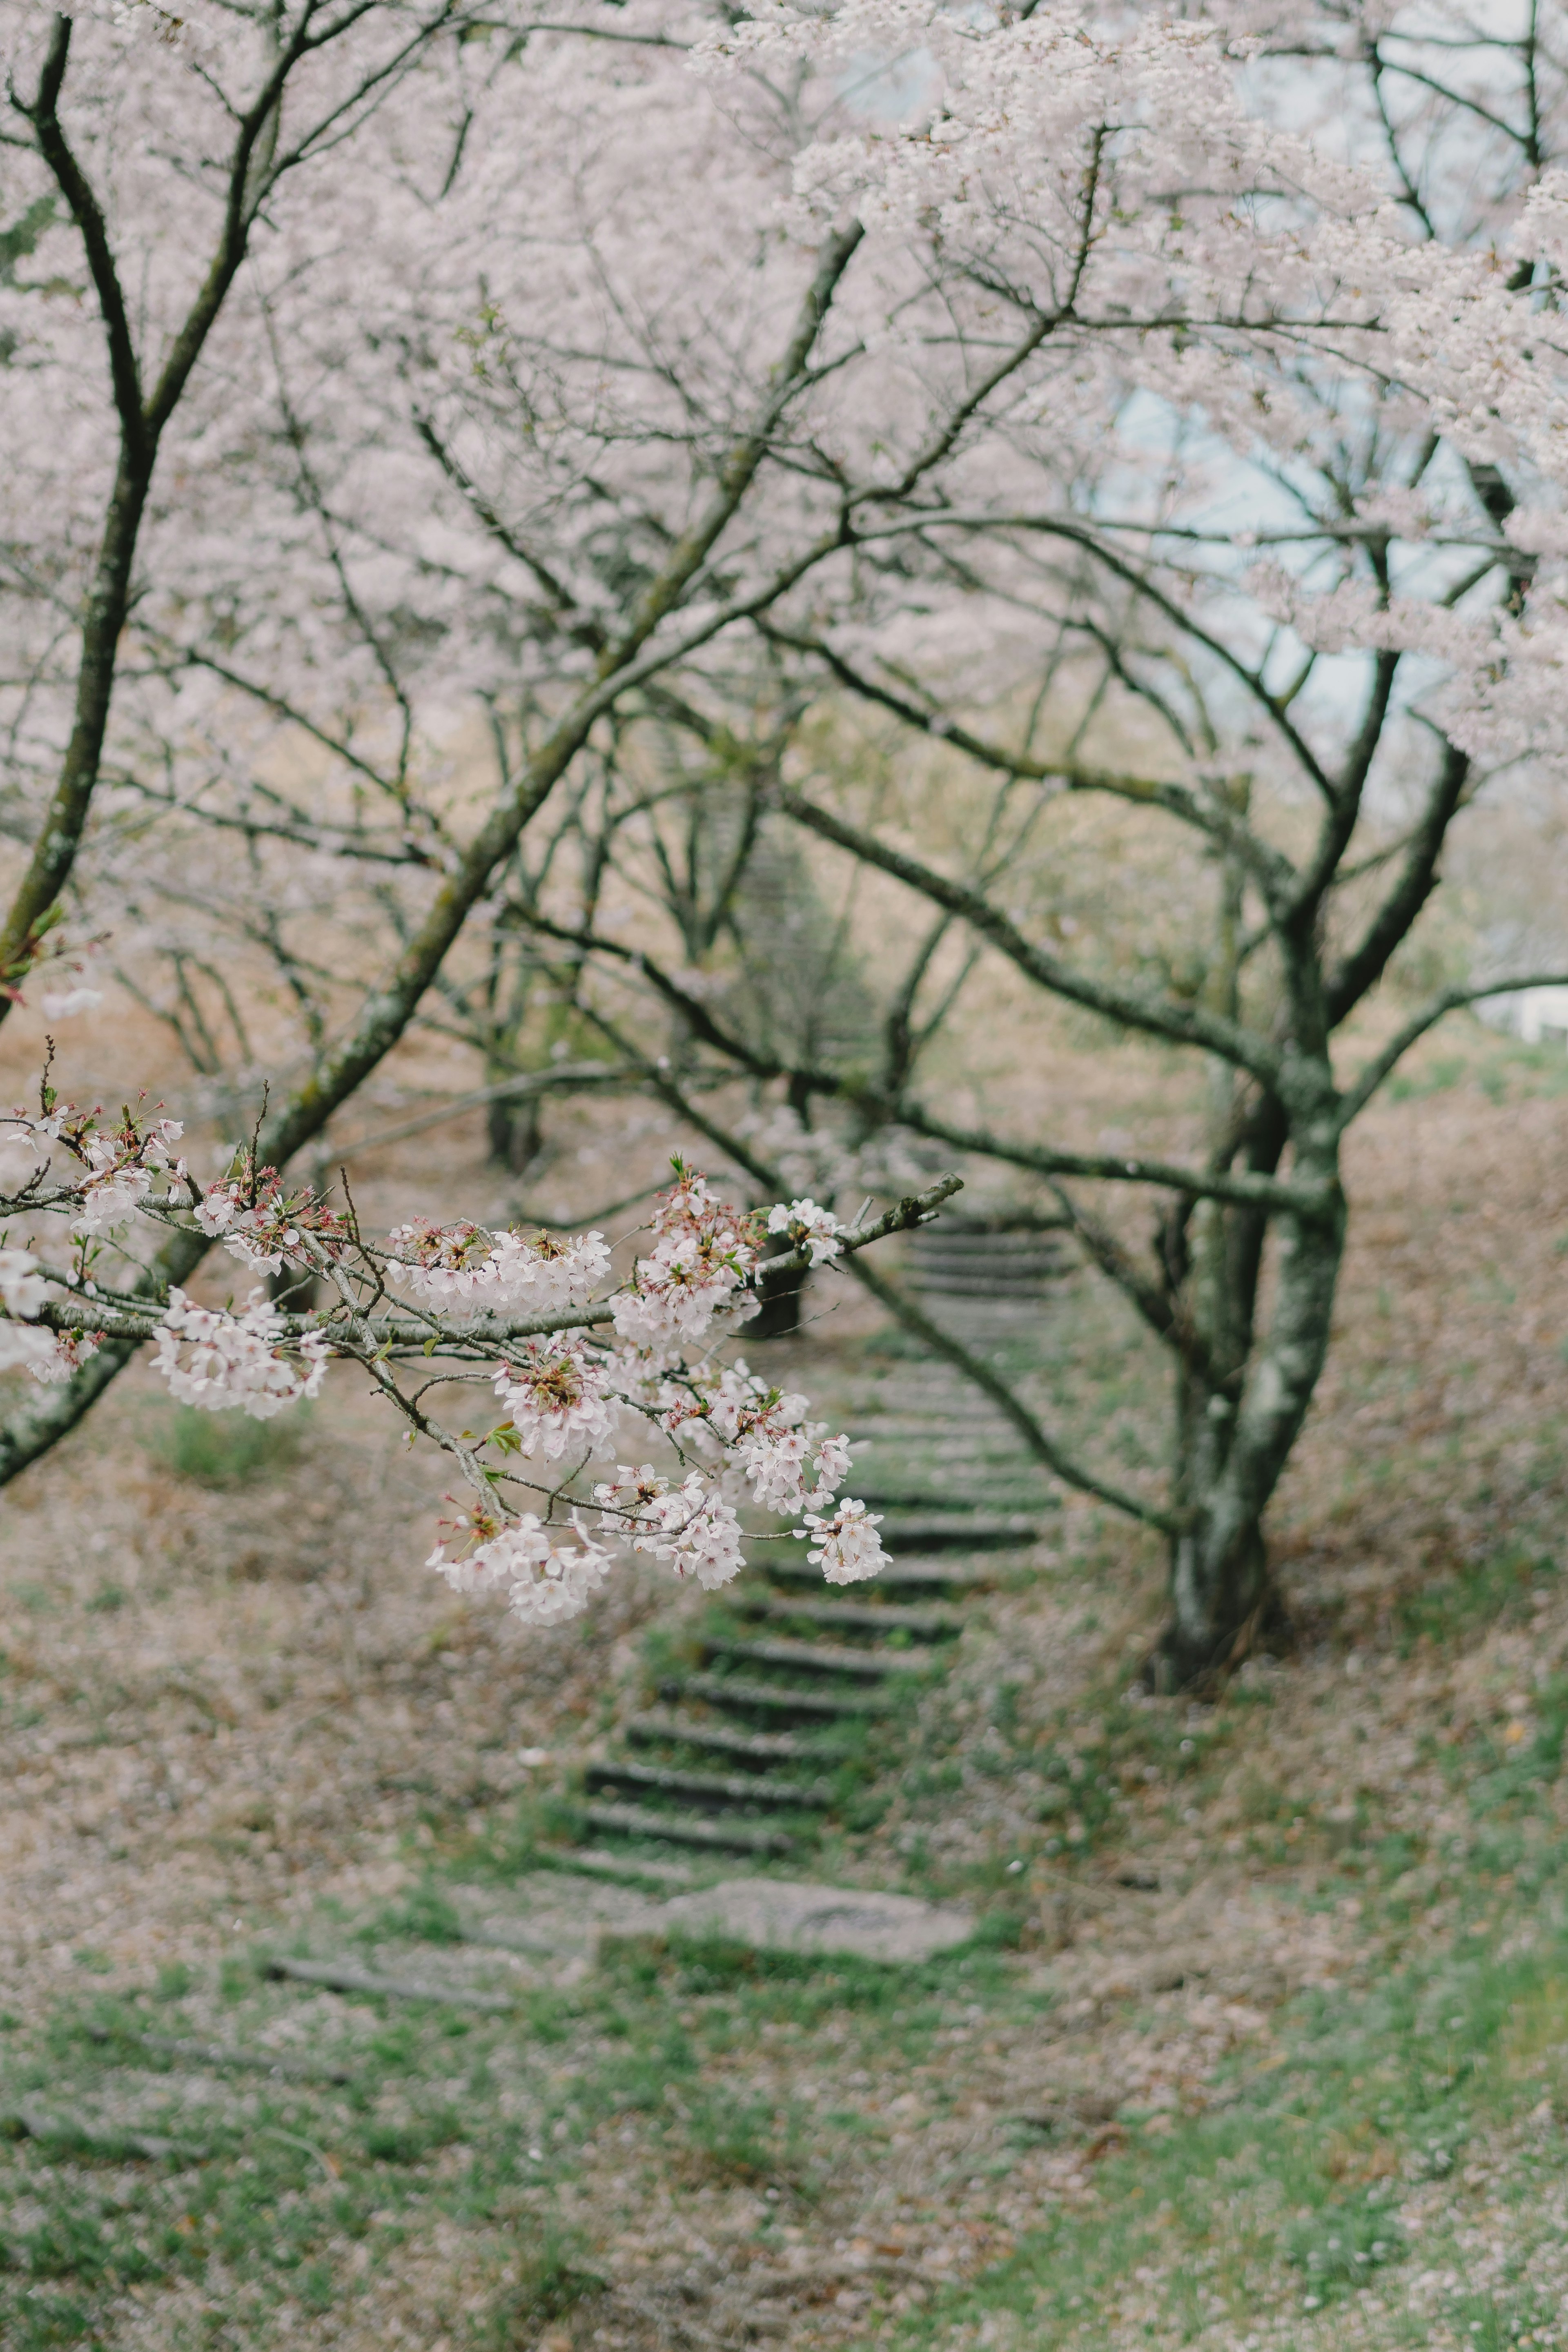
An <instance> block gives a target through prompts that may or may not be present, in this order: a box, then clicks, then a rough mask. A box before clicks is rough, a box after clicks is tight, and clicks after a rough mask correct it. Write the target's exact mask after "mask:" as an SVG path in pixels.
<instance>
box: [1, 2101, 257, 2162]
mask: <svg viewBox="0 0 1568 2352" xmlns="http://www.w3.org/2000/svg"><path fill="white" fill-rule="evenodd" d="M0 2134H4V2135H5V2137H6V2138H8V2139H37V2140H46V2139H54V2140H62V2141H64V2142H65V2143H66V2144H67V2145H68V2146H69V2147H76V2148H79V2149H81V2150H82V2151H83V2152H84V2153H85V2154H87V2155H90V2156H106V2157H110V2158H113V2157H121V2158H124V2157H127V2156H140V2157H145V2158H147V2160H148V2161H149V2162H150V2163H153V2164H160V2163H162V2162H163V2160H164V2158H171V2157H173V2158H183V2159H184V2161H185V2162H187V2163H190V2164H201V2163H203V2162H205V2159H206V2158H208V2157H209V2156H210V2155H211V2154H212V2150H211V2149H210V2148H208V2147H198V2146H197V2144H196V2143H195V2141H193V2140H186V2139H165V2138H164V2137H163V2135H162V2134H161V2133H159V2132H138V2131H100V2130H95V2129H93V2128H92V2127H91V2126H89V2125H87V2124H83V2123H79V2122H78V2121H77V2120H76V2118H75V2116H47V2115H45V2114H44V2113H43V2111H42V2110H41V2109H40V2108H38V2107H12V2108H10V2109H8V2110H7V2111H6V2112H5V2113H4V2114H0Z"/></svg>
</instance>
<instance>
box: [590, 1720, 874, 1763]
mask: <svg viewBox="0 0 1568 2352" xmlns="http://www.w3.org/2000/svg"><path fill="white" fill-rule="evenodd" d="M622 1729H623V1730H624V1732H625V1734H626V1738H628V1739H629V1740H631V1741H632V1742H633V1743H634V1745H636V1746H637V1747H642V1748H653V1747H662V1746H664V1745H666V1744H667V1743H668V1744H673V1743H674V1742H675V1741H677V1740H679V1741H682V1742H684V1744H685V1745H686V1746H687V1747H688V1748H703V1749H706V1751H707V1752H708V1754H709V1755H710V1756H730V1757H732V1758H733V1759H735V1761H736V1762H737V1763H741V1764H752V1765H754V1766H755V1767H756V1768H757V1769H758V1770H759V1771H762V1772H767V1771H771V1770H772V1769H773V1766H774V1765H775V1764H824V1765H832V1764H837V1762H838V1761H839V1759H838V1757H837V1755H836V1754H835V1753H834V1752H833V1751H832V1750H831V1749H824V1748H821V1747H819V1746H817V1745H816V1744H815V1743H814V1742H813V1741H811V1740H808V1739H795V1738H792V1736H791V1735H790V1733H789V1732H787V1731H735V1730H732V1729H731V1727H730V1726H729V1725H727V1724H718V1723H698V1722H695V1721H693V1722H688V1721H687V1719H686V1717H684V1716H679V1715H656V1714H650V1715H634V1716H633V1717H631V1719H630V1721H629V1722H627V1723H626V1724H624V1725H623V1726H622Z"/></svg>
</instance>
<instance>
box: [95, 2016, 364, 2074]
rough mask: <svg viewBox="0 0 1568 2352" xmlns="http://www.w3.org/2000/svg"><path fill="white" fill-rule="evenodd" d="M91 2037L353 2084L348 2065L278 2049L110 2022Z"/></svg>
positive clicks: (161, 2054) (207, 2062)
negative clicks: (177, 2036) (184, 2038)
mask: <svg viewBox="0 0 1568 2352" xmlns="http://www.w3.org/2000/svg"><path fill="white" fill-rule="evenodd" d="M87 2032H88V2038H89V2041H92V2042H121V2041H123V2042H134V2043H135V2044H136V2047H137V2048H138V2049H139V2050H145V2051H146V2052H147V2053H148V2054H149V2056H150V2057H153V2058H172V2059H174V2060H175V2061H176V2062H177V2063H180V2064H183V2065H189V2066H232V2067H235V2068H240V2069H243V2068H249V2069H253V2070H254V2071H255V2072H256V2073H257V2074H279V2075H281V2076H282V2077H283V2078H284V2080H285V2081H288V2082H291V2083H352V2082H353V2079H354V2078H353V2070H352V2068H350V2067H347V2066H319V2065H317V2064H316V2063H315V2061H314V2060H313V2059H310V2058H289V2057H286V2056H284V2055H283V2054H282V2053H279V2052H278V2051H276V2050H245V2049H241V2048H240V2047H239V2046H238V2044H237V2043H235V2042H177V2041H175V2040H174V2038H173V2037H172V2036H171V2035H168V2034H164V2033H136V2032H132V2031H130V2030H129V2029H126V2030H124V2031H122V2032H116V2031H115V2030H114V2028H113V2027H111V2026H108V2025H89V2027H88V2029H87Z"/></svg>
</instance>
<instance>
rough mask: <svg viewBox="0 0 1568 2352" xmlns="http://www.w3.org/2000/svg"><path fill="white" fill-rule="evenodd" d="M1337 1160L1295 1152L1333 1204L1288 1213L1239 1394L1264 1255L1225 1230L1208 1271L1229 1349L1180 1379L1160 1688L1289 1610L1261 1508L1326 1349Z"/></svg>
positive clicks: (1198, 1673) (1340, 1221)
mask: <svg viewBox="0 0 1568 2352" xmlns="http://www.w3.org/2000/svg"><path fill="white" fill-rule="evenodd" d="M1336 1158H1337V1153H1336V1151H1335V1148H1334V1146H1333V1144H1332V1142H1331V1141H1329V1142H1328V1143H1327V1144H1326V1147H1325V1148H1324V1149H1322V1150H1321V1151H1320V1152H1319V1153H1318V1154H1316V1155H1310V1154H1309V1153H1307V1152H1304V1151H1302V1150H1300V1149H1299V1150H1298V1152H1297V1168H1298V1171H1299V1172H1300V1174H1302V1175H1306V1174H1307V1173H1308V1172H1309V1166H1310V1173H1311V1174H1312V1175H1313V1176H1314V1177H1316V1178H1317V1179H1318V1180H1319V1181H1325V1180H1326V1181H1331V1183H1332V1185H1333V1192H1332V1201H1331V1207H1330V1208H1329V1209H1328V1210H1327V1211H1326V1212H1325V1213H1323V1214H1322V1215H1321V1216H1317V1217H1313V1218H1311V1219H1310V1220H1309V1219H1307V1218H1303V1217H1289V1216H1288V1217H1284V1218H1282V1219H1281V1220H1280V1222H1279V1243H1278V1247H1277V1253H1276V1263H1275V1273H1276V1277H1277V1284H1278V1290H1277V1296H1276V1297H1275V1301H1274V1307H1273V1313H1272V1315H1271V1317H1270V1319H1269V1326H1268V1332H1267V1334H1266V1336H1265V1338H1264V1340H1263V1342H1262V1345H1261V1347H1260V1348H1259V1349H1258V1351H1257V1353H1256V1355H1254V1356H1253V1359H1252V1362H1251V1366H1250V1370H1249V1371H1248V1373H1247V1380H1246V1384H1245V1387H1243V1388H1241V1390H1240V1393H1239V1395H1237V1394H1235V1393H1233V1391H1234V1390H1235V1389H1236V1387H1237V1383H1238V1381H1239V1376H1240V1372H1241V1369H1242V1367H1243V1365H1245V1364H1246V1363H1247V1355H1248V1352H1249V1349H1250V1340H1251V1326H1252V1316H1253V1307H1254V1297H1253V1293H1254V1291H1255V1288H1256V1284H1257V1278H1258V1259H1257V1256H1256V1255H1255V1254H1254V1253H1253V1251H1252V1250H1251V1249H1250V1248H1249V1247H1248V1246H1247V1243H1248V1242H1249V1240H1250V1236H1249V1235H1247V1234H1242V1233H1236V1234H1232V1233H1228V1232H1222V1233H1221V1234H1220V1235H1219V1237H1218V1243H1217V1245H1216V1247H1215V1258H1216V1259H1217V1261H1218V1265H1217V1271H1215V1272H1213V1273H1212V1276H1211V1278H1212V1280H1213V1286H1214V1289H1215V1291H1216V1292H1217V1293H1218V1294H1219V1305H1220V1308H1221V1311H1222V1316H1223V1320H1224V1321H1225V1322H1226V1323H1227V1324H1228V1325H1229V1330H1230V1335H1232V1347H1233V1352H1229V1353H1216V1354H1215V1357H1214V1358H1212V1359H1211V1360H1207V1361H1206V1362H1203V1361H1194V1362H1193V1363H1189V1364H1187V1365H1185V1366H1184V1369H1183V1372H1182V1376H1181V1378H1180V1380H1179V1381H1178V1384H1177V1405H1176V1431H1175V1471H1176V1475H1175V1499H1176V1505H1177V1515H1178V1519H1179V1525H1178V1526H1177V1528H1176V1529H1175V1531H1174V1532H1173V1535H1172V1537H1171V1546H1170V1617H1169V1620H1168V1622H1167V1623H1166V1626H1165V1629H1164V1631H1163V1633H1162V1635H1161V1637H1160V1640H1159V1643H1158V1644H1157V1645H1156V1648H1155V1650H1154V1653H1153V1654H1152V1658H1151V1660H1150V1664H1149V1670H1148V1679H1149V1681H1150V1682H1151V1684H1152V1685H1153V1686H1154V1687H1155V1688H1157V1689H1165V1690H1172V1689H1179V1688H1184V1687H1185V1686H1187V1685H1191V1684H1194V1683H1197V1684H1201V1683H1203V1682H1204V1681H1205V1679H1208V1678H1210V1677H1212V1676H1214V1675H1217V1674H1220V1673H1223V1672H1224V1671H1225V1670H1226V1668H1227V1667H1230V1666H1233V1665H1237V1664H1240V1663H1241V1661H1242V1659H1243V1658H1245V1657H1246V1656H1247V1653H1248V1651H1249V1650H1250V1649H1251V1648H1252V1647H1253V1646H1254V1645H1255V1643H1257V1641H1258V1636H1259V1634H1260V1633H1263V1632H1265V1631H1266V1630H1267V1629H1268V1626H1269V1624H1270V1622H1276V1621H1277V1620H1278V1618H1279V1614H1280V1613H1281V1612H1280V1610H1279V1601H1278V1599H1277V1596H1276V1594H1275V1591H1274V1586H1273V1580H1272V1577H1271V1575H1270V1571H1269V1563H1268V1545H1267V1542H1266V1540H1265V1538H1264V1533H1263V1515H1264V1512H1265V1511H1266V1510H1267V1508H1268V1504H1269V1502H1270V1500H1271V1498H1272V1496H1273V1494H1274V1490H1275V1488H1276V1486H1278V1485H1279V1477H1280V1474H1281V1473H1282V1471H1283V1470H1284V1467H1285V1465H1286V1462H1287V1461H1288V1459H1289V1454H1290V1449H1291V1447H1292V1446H1293V1445H1294V1444H1295V1442H1296V1439H1297V1436H1298V1435H1299V1434H1300V1428H1301V1424H1302V1423H1303V1421H1304V1420H1305V1419H1306V1416H1307V1408H1308V1406H1309V1405H1310V1402H1311V1399H1312V1391H1313V1389H1314V1387H1315V1386H1316V1383H1317V1380H1318V1376H1319V1374H1320V1372H1321V1370H1322V1367H1323V1361H1324V1359H1325V1357H1326V1356H1327V1354H1328V1349H1329V1336H1330V1331H1331V1325H1332V1319H1333V1306H1334V1291H1335V1287H1336V1285H1337V1283H1338V1279H1339V1270H1340V1262H1341V1259H1342V1255H1343V1251H1344V1234H1345V1210H1344V1201H1343V1196H1342V1193H1341V1192H1340V1190H1339V1186H1338V1176H1337V1168H1336V1167H1335V1164H1334V1163H1335V1160H1336ZM1314 1159H1315V1164H1311V1162H1312V1161H1313V1160H1314ZM1211 1205H1212V1204H1211ZM1247 1217H1248V1212H1247V1211H1246V1210H1240V1211H1219V1210H1217V1208H1216V1209H1215V1221H1216V1223H1223V1225H1224V1226H1225V1227H1229V1226H1231V1225H1239V1224H1242V1223H1245V1222H1246V1221H1247ZM1227 1244H1228V1245H1227Z"/></svg>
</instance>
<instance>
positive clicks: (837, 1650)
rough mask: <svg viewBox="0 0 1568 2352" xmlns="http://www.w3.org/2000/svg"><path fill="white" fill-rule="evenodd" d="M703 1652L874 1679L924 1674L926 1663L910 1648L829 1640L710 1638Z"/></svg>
mask: <svg viewBox="0 0 1568 2352" xmlns="http://www.w3.org/2000/svg"><path fill="white" fill-rule="evenodd" d="M702 1654H703V1656H704V1657H705V1658H734V1659H735V1660H737V1661H738V1663H739V1664H742V1665H743V1666H784V1667H792V1666H793V1667H796V1668H799V1669H800V1670H801V1671H803V1672H804V1673H806V1674H813V1675H868V1676H870V1677H871V1679H872V1680H874V1681H879V1680H880V1679H881V1678H882V1677H883V1676H884V1675H919V1674H923V1673H924V1672H925V1664H926V1662H925V1660H924V1659H923V1658H917V1657H914V1656H912V1655H911V1654H910V1653H909V1652H908V1651H904V1652H902V1653H900V1652H898V1651H893V1652H890V1653H887V1654H884V1653H882V1652H880V1651H877V1650H850V1649H846V1648H844V1647H843V1646H842V1645H841V1644H839V1643H829V1642H727V1641H723V1640H710V1641H706V1642H704V1643H703V1644H702Z"/></svg>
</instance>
